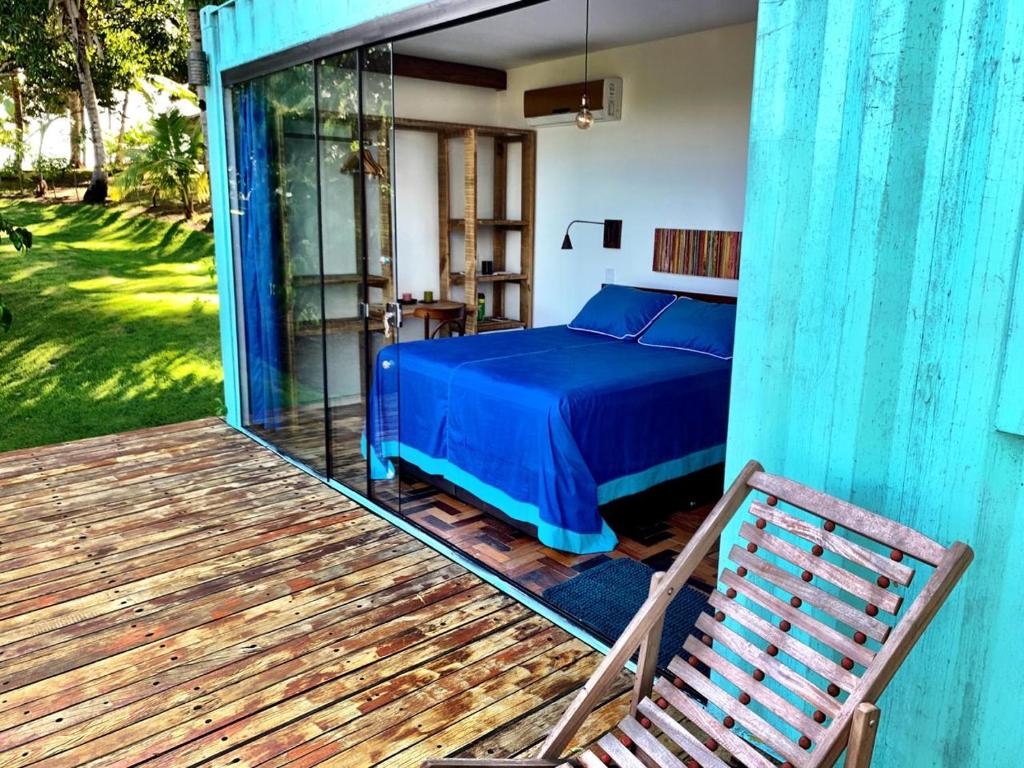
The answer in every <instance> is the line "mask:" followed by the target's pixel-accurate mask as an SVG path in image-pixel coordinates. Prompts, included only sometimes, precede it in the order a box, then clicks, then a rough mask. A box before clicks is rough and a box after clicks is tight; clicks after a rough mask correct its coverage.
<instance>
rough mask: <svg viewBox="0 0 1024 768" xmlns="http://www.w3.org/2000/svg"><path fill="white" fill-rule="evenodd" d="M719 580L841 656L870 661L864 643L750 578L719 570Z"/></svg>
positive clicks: (867, 662) (864, 662)
mask: <svg viewBox="0 0 1024 768" xmlns="http://www.w3.org/2000/svg"><path fill="white" fill-rule="evenodd" d="M722 583H723V584H725V585H726V586H727V587H732V588H733V589H735V590H736V591H737V592H738V593H740V594H741V595H743V596H744V597H746V598H747V599H749V600H752V601H753V602H755V603H757V604H758V605H760V606H761V607H762V608H766V609H767V610H769V611H771V612H772V613H774V614H775V615H776V616H778V617H779V618H781V619H785V620H786V621H788V622H789V623H790V624H792V625H793V626H794V627H798V628H800V629H802V630H803V631H804V632H806V633H807V634H809V635H810V636H811V637H813V638H815V639H817V640H820V641H821V642H822V643H824V644H825V645H827V646H828V647H830V648H832V649H833V650H835V651H838V652H839V653H841V654H843V655H844V656H849V657H850V658H851V659H853V660H854V661H855V662H857V663H858V664H860V665H861V666H863V667H866V666H867V665H868V664H870V663H871V660H872V659H873V658H874V657H875V653H874V651H872V650H871V649H870V648H868V647H867V646H864V645H858V644H857V643H855V642H853V640H852V639H851V638H849V637H847V636H846V635H844V634H843V633H842V632H838V631H836V630H835V629H833V628H832V627H830V626H829V625H828V624H825V623H823V622H820V621H818V620H817V619H816V618H814V617H813V616H811V615H810V614H809V613H804V612H803V611H801V610H799V609H798V608H794V607H793V606H791V605H790V604H789V603H787V602H786V601H784V600H780V599H779V598H777V597H776V596H775V595H772V594H769V593H768V592H766V591H765V590H763V589H761V587H759V586H757V584H755V583H754V582H752V581H751V580H750V579H744V578H743V577H742V576H740V575H739V574H737V573H736V572H735V571H731V570H726V571H723V572H722Z"/></svg>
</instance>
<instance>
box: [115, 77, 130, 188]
mask: <svg viewBox="0 0 1024 768" xmlns="http://www.w3.org/2000/svg"><path fill="white" fill-rule="evenodd" d="M131 95H132V92H131V89H127V90H125V92H124V99H123V100H122V101H121V125H120V126H118V129H117V149H116V150H115V152H114V166H115V167H118V168H120V167H121V165H123V164H124V132H125V128H126V126H127V125H128V98H129V97H130V96H131Z"/></svg>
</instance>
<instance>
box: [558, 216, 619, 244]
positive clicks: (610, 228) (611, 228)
mask: <svg viewBox="0 0 1024 768" xmlns="http://www.w3.org/2000/svg"><path fill="white" fill-rule="evenodd" d="M573 224H598V225H600V226H603V227H604V247H605V248H621V247H622V219H605V220H604V221H584V220H583V219H574V220H573V221H570V222H569V226H568V227H566V228H565V237H563V238H562V250H563V251H571V250H572V240H570V239H569V230H570V229H572V225H573Z"/></svg>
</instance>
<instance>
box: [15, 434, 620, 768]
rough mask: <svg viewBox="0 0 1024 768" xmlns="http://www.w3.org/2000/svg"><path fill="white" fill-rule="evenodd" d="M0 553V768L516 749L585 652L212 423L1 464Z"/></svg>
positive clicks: (616, 700) (372, 758)
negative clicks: (1, 564)
mask: <svg viewBox="0 0 1024 768" xmlns="http://www.w3.org/2000/svg"><path fill="white" fill-rule="evenodd" d="M0 560H2V563H3V568H2V572H0V768H13V767H14V766H27V765H36V766H46V768H61V767H64V766H85V765H88V766H131V765H138V764H142V763H144V764H145V765H146V766H152V767H154V768H156V767H166V768H171V767H173V768H184V766H192V765H211V766H257V765H259V766H266V767H268V768H269V767H270V766H286V765H287V766H314V765H317V766H345V767H346V768H352V767H353V766H370V765H386V766H416V765H418V764H419V763H420V761H422V760H423V759H425V758H428V757H438V756H444V755H450V754H460V755H466V756H485V755H492V756H505V755H514V754H518V753H521V752H523V751H524V750H527V749H530V748H531V747H532V746H533V745H535V744H536V743H537V742H538V741H539V740H540V738H541V736H542V733H543V731H544V729H545V728H546V727H547V726H548V725H549V724H550V723H551V722H553V720H554V719H555V718H556V717H557V715H558V714H559V712H560V711H561V709H562V708H563V707H565V706H566V705H567V703H568V698H569V697H570V696H571V695H572V693H573V691H574V690H575V689H576V688H577V687H578V686H579V685H580V684H581V683H582V681H583V680H584V679H585V678H586V676H587V675H588V673H589V672H590V671H591V670H592V669H593V667H594V666H595V665H596V663H597V660H598V659H597V656H596V654H595V653H594V652H592V651H591V650H590V649H589V648H588V647H587V646H585V645H583V644H582V643H580V642H578V641H576V640H574V639H572V638H570V637H569V636H568V635H567V634H566V633H565V632H563V631H562V630H560V629H557V628H556V627H554V626H552V625H551V624H549V623H548V622H547V621H545V620H544V619H542V618H540V617H538V616H536V615H534V614H532V613H531V612H530V611H529V610H528V609H526V608H525V607H523V606H521V605H520V604H518V603H516V602H514V601H512V600H511V599H509V598H507V597H505V596H504V595H502V594H501V593H499V592H498V591H497V590H495V589H494V588H492V587H490V586H489V585H487V584H485V583H484V582H482V581H481V580H480V579H478V578H477V577H476V576H474V575H472V574H470V573H468V572H466V571H465V570H464V569H462V568H461V567H459V566H458V565H455V564H453V563H452V562H450V561H449V560H446V559H445V558H443V557H441V556H440V555H438V554H436V553H435V552H434V551H433V550H431V549H429V548H427V547H425V546H424V545H422V544H421V543H420V542H418V541H416V540H414V539H412V538H411V537H409V536H408V535H406V534H404V533H402V532H401V531H399V530H397V529H395V528H394V527H392V526H391V525H389V524H388V523H387V522H385V521H384V520H382V519H380V518H378V517H376V516H374V515H373V514H371V513H369V512H367V511H365V510H364V509H362V508H360V507H359V506H357V505H355V504H354V503H352V502H350V501H348V500H347V499H345V498H344V497H343V496H341V495H340V494H338V493H336V492H334V491H332V490H331V489H329V488H327V487H325V486H323V485H321V484H320V483H318V482H317V481H316V480H314V479H313V478H310V477H309V476H307V475H305V474H304V473H302V472H300V471H299V470H297V469H295V468H294V467H292V466H291V465H289V464H287V463H286V462H284V461H282V460H280V459H278V458H277V457H275V456H274V455H273V454H271V453H270V452H269V451H267V450H265V449H263V448H262V447H260V446H258V445H257V444H255V443H254V442H252V441H250V440H249V439H247V438H246V437H244V436H242V435H240V434H238V433H236V432H234V431H232V430H230V429H229V428H227V427H226V426H224V425H223V424H222V423H221V422H219V421H217V420H212V419H210V420H204V421H199V422H191V423H187V424H180V425H175V426H170V427H162V428H158V429H153V430H146V431H142V432H135V433H129V434H122V435H114V436H110V437H103V438H95V439H91V440H85V441H81V442H77V443H70V444H66V445H61V446H52V447H46V448H40V449H32V450H26V451H18V452H14V453H8V454H2V455H0ZM627 687H628V680H627V679H626V678H625V676H623V678H622V680H621V681H620V684H618V685H616V687H615V690H614V694H613V695H612V696H611V697H610V698H609V699H608V700H607V701H606V702H605V704H604V705H603V706H602V708H601V710H600V711H599V715H598V716H597V717H596V718H594V720H593V722H592V723H591V727H589V728H588V729H587V731H586V733H585V734H584V735H583V736H582V737H581V738H582V739H583V740H586V739H587V738H593V737H595V736H596V735H597V734H599V733H600V732H601V731H602V730H604V729H605V728H607V727H608V726H610V725H611V724H612V723H614V722H615V721H617V720H618V719H619V718H620V717H621V716H622V714H623V712H624V710H625V707H626V706H627V694H626V690H627Z"/></svg>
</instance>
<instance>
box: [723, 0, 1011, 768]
mask: <svg viewBox="0 0 1024 768" xmlns="http://www.w3.org/2000/svg"><path fill="white" fill-rule="evenodd" d="M1022 57H1024V3H1022V2H1019V0H889V1H885V0H879V1H878V2H874V3H868V2H851V1H850V0H789V1H788V2H786V1H781V2H779V1H771V2H769V1H768V0H763V1H762V2H761V5H760V15H759V19H758V37H757V57H756V65H755V82H754V103H753V113H752V126H751V144H750V166H749V167H750V170H749V180H748V192H747V213H746V222H745V227H744V260H743V267H742V274H741V280H740V303H739V318H738V337H737V342H736V359H735V365H734V374H733V396H732V411H731V421H730V430H729V449H728V465H729V472H730V474H732V473H735V472H737V471H738V470H739V469H740V467H741V466H742V464H743V463H744V462H745V461H746V460H747V459H748V458H756V459H759V460H760V461H762V462H763V463H764V464H765V466H766V467H767V468H768V469H769V470H770V471H773V472H780V473H784V474H786V475H789V476H791V477H793V478H795V479H798V480H801V481H804V482H807V483H809V484H811V485H814V486H817V487H820V488H822V489H823V490H825V491H828V492H829V493H832V494H836V495H838V496H840V497H844V498H849V499H851V500H853V501H854V502H856V503H858V504H861V505H863V506H865V507H868V508H872V509H876V510H879V511H881V512H883V513H884V514H886V515H889V516H891V517H893V518H896V519H898V520H901V521H902V522H905V523H907V524H909V525H912V526H915V527H918V528H920V529H921V530H922V531H925V532H927V533H929V534H930V535H932V536H933V537H935V538H937V539H939V540H940V541H942V542H944V543H950V542H952V541H953V540H956V539H961V540H964V541H966V542H968V543H970V544H971V546H973V547H974V548H975V550H976V552H977V560H976V562H975V564H974V566H973V567H972V569H971V570H970V572H969V573H968V575H967V578H966V580H965V582H964V584H963V585H961V587H960V588H958V590H957V591H956V593H955V595H954V597H953V599H952V600H951V602H950V604H949V605H948V606H947V608H946V610H945V611H944V612H943V613H942V614H940V616H939V618H938V620H937V622H936V624H935V625H933V628H932V630H931V631H930V632H929V633H928V634H927V635H926V637H925V639H924V640H923V641H922V644H921V645H919V646H918V648H917V649H916V650H915V651H914V653H913V654H912V656H911V658H910V659H909V661H908V662H907V664H906V665H905V666H904V668H903V669H902V670H901V671H900V673H899V674H898V675H897V677H896V679H895V680H894V682H893V684H892V686H891V688H890V690H889V691H888V692H887V693H886V694H885V696H884V697H883V698H882V700H881V706H882V710H883V713H882V731H881V734H880V738H879V747H878V753H877V759H876V761H875V764H877V765H879V766H897V765H898V766H904V767H910V768H926V767H928V768H932V767H933V766H982V765H984V766H1009V765H1017V764H1018V763H1019V762H1020V759H1021V758H1020V755H1021V754H1022V752H1024V743H1022V742H1024V736H1022V734H1024V729H1022V728H1021V722H1022V721H1024V703H1022V702H1024V698H1022V697H1021V689H1022V688H1024V664H1022V663H1021V660H1020V646H1021V642H1022V640H1024V589H1022V588H1021V586H1020V585H1021V583H1022V577H1024V557H1022V555H1024V525H1022V523H1021V520H1022V519H1024V439H1022V438H1021V437H1019V436H1016V435H1013V434H1008V433H1007V432H1003V431H999V430H997V428H996V426H997V416H996V411H997V406H998V404H999V399H1000V391H1001V388H1002V397H1003V398H1004V402H1006V399H1010V400H1013V402H1014V403H1015V405H1016V410H1015V412H1016V413H1020V400H1021V398H1024V392H1022V391H1021V390H1020V389H1019V388H1017V387H1019V385H1020V383H1021V381H1024V380H1022V379H1020V378H1019V376H1020V368H1019V367H1014V366H1019V365H1020V362H1019V361H1017V362H1013V363H1011V364H1010V365H1007V361H1006V358H1005V356H1006V355H1008V354H1011V352H1010V350H1009V349H1008V344H1007V337H1008V328H1009V325H1010V313H1011V305H1012V293H1013V285H1014V281H1015V278H1016V275H1017V274H1018V271H1017V262H1018V260H1019V258H1020V256H1019V254H1020V250H1021V223H1022V215H1024V207H1022V198H1024V60H1022ZM1018 282H1019V280H1018ZM1021 300H1022V296H1021V295H1020V294H1018V302H1020V301H1021ZM1018 307H1019V303H1018ZM1020 311H1021V310H1020V309H1018V322H1020ZM1016 332H1017V333H1018V334H1019V333H1020V329H1019V327H1018V329H1017V331H1016ZM1018 338H1019V337H1018ZM1016 344H1017V354H1018V355H1019V354H1020V352H1021V349H1022V342H1020V341H1017V342H1016ZM1011 369H1012V370H1013V371H1016V374H1008V371H1010V370H1011ZM1011 375H1016V376H1017V377H1018V378H1017V379H1015V381H1016V382H1017V384H1016V385H1014V384H1013V383H1012V382H1013V381H1014V380H1013V379H1011V378H1009V377H1008V376H1011ZM736 533H737V532H736V530H735V529H730V531H728V532H727V534H726V545H728V544H729V543H731V541H732V540H735V538H736Z"/></svg>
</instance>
